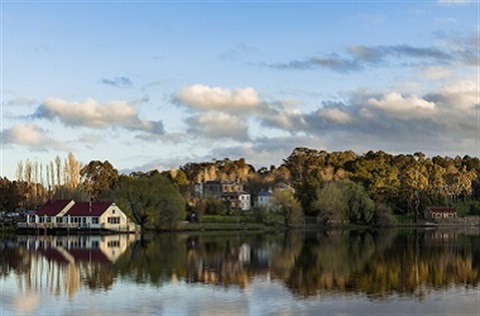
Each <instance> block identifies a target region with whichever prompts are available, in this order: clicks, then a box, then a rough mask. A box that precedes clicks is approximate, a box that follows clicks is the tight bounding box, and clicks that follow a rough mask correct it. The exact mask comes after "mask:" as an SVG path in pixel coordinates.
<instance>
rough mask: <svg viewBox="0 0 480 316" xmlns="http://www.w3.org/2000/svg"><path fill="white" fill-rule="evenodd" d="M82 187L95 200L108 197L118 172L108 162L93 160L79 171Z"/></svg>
mask: <svg viewBox="0 0 480 316" xmlns="http://www.w3.org/2000/svg"><path fill="white" fill-rule="evenodd" d="M80 175H81V177H82V181H83V185H84V186H85V189H86V191H87V192H88V193H89V194H90V196H91V197H92V198H93V199H95V200H97V199H102V198H107V197H109V193H110V192H111V191H112V189H113V188H114V185H115V184H116V182H117V180H118V177H119V175H118V171H117V169H115V168H114V167H113V166H112V164H110V162H108V161H104V162H101V161H98V160H93V161H90V163H89V164H88V165H86V166H84V167H83V168H82V169H81V170H80Z"/></svg>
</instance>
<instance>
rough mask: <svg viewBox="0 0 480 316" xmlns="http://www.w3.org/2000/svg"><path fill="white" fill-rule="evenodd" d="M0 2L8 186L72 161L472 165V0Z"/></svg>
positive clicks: (476, 130)
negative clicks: (29, 172) (368, 160)
mask: <svg viewBox="0 0 480 316" xmlns="http://www.w3.org/2000/svg"><path fill="white" fill-rule="evenodd" d="M0 1H1V2H0V17H1V22H0V23H1V30H0V33H1V60H0V62H1V71H0V73H1V78H0V79H1V83H0V90H1V109H0V110H1V111H0V114H1V116H0V131H1V142H0V158H1V160H0V176H2V177H8V178H9V179H15V178H16V175H15V170H16V168H17V163H18V162H19V161H21V160H22V161H25V160H26V159H29V160H30V161H37V162H39V163H41V164H48V163H49V162H50V161H52V160H54V159H55V157H56V156H57V155H58V156H60V157H61V158H62V159H64V158H66V157H67V155H68V153H69V152H71V153H73V154H74V155H75V157H76V158H77V159H78V160H79V161H80V162H82V163H84V164H88V162H90V161H92V160H101V161H105V160H108V161H109V162H110V163H112V165H113V166H114V167H115V168H117V169H118V170H119V171H120V172H122V173H130V172H132V171H149V170H153V169H159V170H168V169H170V168H178V167H180V166H182V165H183V164H185V163H187V162H204V161H212V160H214V159H223V158H229V159H232V160H234V159H239V158H245V159H246V161H247V162H248V163H250V164H252V165H253V166H254V167H256V168H260V167H269V166H270V165H272V164H273V165H276V166H278V165H279V164H281V163H282V159H284V158H287V157H288V156H289V155H290V154H291V153H292V151H293V149H294V148H296V147H309V148H315V149H318V150H326V151H329V152H331V151H343V150H353V151H355V152H356V153H357V154H363V153H366V152H368V151H369V150H374V151H377V150H383V151H386V152H388V153H391V154H400V153H405V154H413V153H415V152H419V151H421V152H423V153H425V154H426V155H427V156H435V155H441V156H450V157H455V156H457V155H458V156H461V157H463V156H464V155H470V156H474V157H478V156H479V143H480V116H479V111H480V110H479V109H478V107H479V104H480V89H479V85H480V84H479V78H480V75H479V73H480V70H479V58H480V57H479V50H480V48H479V47H480V36H479V30H480V26H479V20H480V4H479V2H478V0H477V1H465V0H430V1H421V0H415V1H407V0H404V1H388V0H384V1H374V0H370V1H361V0H359V1H321V0H317V1H278V0H277V1H276V0H269V1H233V0H231V1H228V0H227V1H200V0H198V1H154V0H150V1H115V0H111V1H94V0H91V1H89V0H83V1H77V0H73V1H56V0H50V1H18V0H15V1H14V0H0Z"/></svg>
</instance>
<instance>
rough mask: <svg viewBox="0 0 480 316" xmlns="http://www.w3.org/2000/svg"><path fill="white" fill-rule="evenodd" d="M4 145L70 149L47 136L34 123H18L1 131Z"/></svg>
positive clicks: (30, 148) (40, 148)
mask: <svg viewBox="0 0 480 316" xmlns="http://www.w3.org/2000/svg"><path fill="white" fill-rule="evenodd" d="M2 134H3V137H2V139H3V143H4V144H5V145H18V146H25V147H27V148H29V150H34V151H45V150H49V149H51V148H54V149H57V150H70V149H69V148H67V147H66V146H64V145H62V144H59V143H58V142H57V141H55V140H54V139H52V138H50V137H49V136H48V133H47V131H45V130H44V129H42V128H40V127H38V126H36V125H35V124H18V125H15V126H12V127H10V128H6V129H4V130H3V131H2Z"/></svg>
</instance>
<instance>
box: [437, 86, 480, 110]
mask: <svg viewBox="0 0 480 316" xmlns="http://www.w3.org/2000/svg"><path fill="white" fill-rule="evenodd" d="M438 95H439V96H440V97H441V102H442V104H444V105H445V106H447V107H449V108H452V109H458V108H463V109H468V108H473V107H475V106H476V105H478V104H480V97H479V87H478V83H475V82H473V81H471V80H461V81H457V82H455V83H452V84H451V85H448V86H445V87H443V88H441V89H440V90H439V92H438Z"/></svg>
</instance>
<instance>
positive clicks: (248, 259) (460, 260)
mask: <svg viewBox="0 0 480 316" xmlns="http://www.w3.org/2000/svg"><path fill="white" fill-rule="evenodd" d="M478 238H479V232H478V228H473V229H472V231H455V230H385V231H331V232H313V233H312V232H310V233H308V232H300V231H293V232H286V233H282V234H242V233H230V234H219V233H208V234H207V233H204V234H190V235H187V234H162V235H157V236H143V237H142V238H139V237H136V236H134V235H115V236H64V237H52V236H28V237H27V236H18V237H14V238H11V239H7V240H3V242H1V243H0V248H1V252H0V273H1V275H2V278H9V277H10V278H11V277H12V276H14V277H15V287H16V291H17V293H18V294H22V295H23V298H24V302H26V301H27V300H30V301H31V302H30V303H29V304H26V305H25V304H24V306H30V307H31V305H35V302H37V304H38V301H39V293H40V294H41V295H42V296H44V295H48V296H53V297H62V296H64V297H67V298H68V299H69V300H75V299H76V296H77V293H78V292H79V291H81V290H82V289H84V290H87V291H89V293H90V295H92V293H93V294H94V293H96V292H98V291H101V292H102V293H108V292H109V291H112V287H115V284H116V283H119V284H120V285H121V286H124V287H127V286H128V287H129V288H131V287H132V286H135V285H136V286H142V285H148V286H153V287H163V286H169V285H172V284H184V285H185V286H186V287H187V288H191V289H195V290H197V291H198V289H199V288H198V287H197V286H198V285H199V286H202V288H204V289H206V288H212V287H213V288H224V289H229V290H232V289H234V290H235V291H245V292H248V291H249V288H251V287H254V288H258V284H270V285H269V287H267V288H265V291H267V292H268V291H270V290H272V289H273V288H275V289H276V290H275V291H278V284H282V285H283V287H284V288H285V289H288V291H289V292H290V293H291V295H293V296H292V297H293V298H294V299H295V300H306V299H308V300H311V299H322V298H325V297H337V298H338V297H358V296H359V295H360V296H362V297H365V298H366V299H367V300H369V301H373V302H384V301H387V300H389V299H391V298H395V299H398V298H402V297H403V298H407V299H409V300H414V301H417V302H422V301H423V300H425V299H426V298H427V297H428V296H429V295H433V294H431V293H433V292H436V291H442V290H443V291H450V290H451V289H452V288H460V289H466V290H468V289H477V288H478V285H479V272H480V245H479V243H478ZM259 280H261V281H259ZM259 282H260V283H259ZM252 284H256V285H255V286H253V285H252ZM273 285H275V287H273ZM270 286H272V287H271V288H270ZM269 288H270V290H268V289H269ZM272 291H273V290H272ZM217 303H219V302H217ZM12 304H15V303H12ZM21 308H22V307H18V308H16V310H21ZM476 312H478V311H476Z"/></svg>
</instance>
